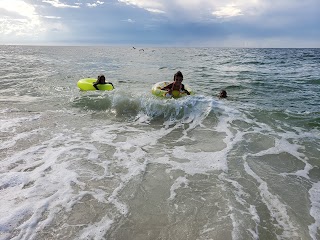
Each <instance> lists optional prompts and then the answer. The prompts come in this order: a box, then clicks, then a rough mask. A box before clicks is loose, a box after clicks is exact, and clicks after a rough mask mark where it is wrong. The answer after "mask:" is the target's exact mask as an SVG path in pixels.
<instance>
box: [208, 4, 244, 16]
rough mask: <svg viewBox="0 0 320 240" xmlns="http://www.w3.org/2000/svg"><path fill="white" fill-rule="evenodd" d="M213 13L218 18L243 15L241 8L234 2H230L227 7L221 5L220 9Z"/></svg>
mask: <svg viewBox="0 0 320 240" xmlns="http://www.w3.org/2000/svg"><path fill="white" fill-rule="evenodd" d="M212 15H214V16H217V17H218V18H229V17H236V16H241V15H243V13H242V11H241V9H240V8H238V7H237V6H236V5H234V4H229V5H227V6H225V7H221V8H220V9H219V10H217V11H214V12H212Z"/></svg>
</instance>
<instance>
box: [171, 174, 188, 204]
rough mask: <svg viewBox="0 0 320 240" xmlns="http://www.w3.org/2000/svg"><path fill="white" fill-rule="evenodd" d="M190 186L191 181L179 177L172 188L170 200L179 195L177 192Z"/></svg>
mask: <svg viewBox="0 0 320 240" xmlns="http://www.w3.org/2000/svg"><path fill="white" fill-rule="evenodd" d="M188 184H189V180H188V179H187V178H186V177H178V178H177V179H176V180H175V181H174V183H173V184H172V186H171V188H170V197H169V198H168V200H173V199H174V198H175V197H176V195H177V193H176V190H177V189H179V188H181V187H183V188H186V187H188Z"/></svg>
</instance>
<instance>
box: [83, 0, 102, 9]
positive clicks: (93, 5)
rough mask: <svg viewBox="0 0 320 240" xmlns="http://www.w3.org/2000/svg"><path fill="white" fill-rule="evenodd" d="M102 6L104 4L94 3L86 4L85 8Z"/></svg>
mask: <svg viewBox="0 0 320 240" xmlns="http://www.w3.org/2000/svg"><path fill="white" fill-rule="evenodd" d="M102 4H104V2H101V1H96V2H95V3H87V6H88V7H91V8H93V7H97V6H98V5H102Z"/></svg>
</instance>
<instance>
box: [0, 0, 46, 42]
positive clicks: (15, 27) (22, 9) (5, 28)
mask: <svg viewBox="0 0 320 240" xmlns="http://www.w3.org/2000/svg"><path fill="white" fill-rule="evenodd" d="M1 9H2V10H5V11H6V12H5V14H4V16H3V17H2V18H1V19H0V34H1V35H10V36H18V37H19V36H31V37H36V36H37V35H38V34H40V33H42V32H44V28H43V26H42V22H41V20H40V16H39V15H38V14H37V12H36V10H35V8H34V6H32V5H31V4H28V3H26V2H24V1H22V0H1V1H0V10H1Z"/></svg>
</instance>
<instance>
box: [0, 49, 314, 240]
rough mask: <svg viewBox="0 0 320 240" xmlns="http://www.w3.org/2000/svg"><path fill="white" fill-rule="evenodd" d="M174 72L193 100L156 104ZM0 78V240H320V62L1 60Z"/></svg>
mask: <svg viewBox="0 0 320 240" xmlns="http://www.w3.org/2000/svg"><path fill="white" fill-rule="evenodd" d="M178 70H180V71H182V73H183V74H184V82H185V83H186V84H188V85H189V86H191V87H192V89H193V90H194V91H195V92H196V94H195V95H193V96H187V97H184V98H181V99H178V100H175V99H160V98H157V97H155V96H153V95H152V94H151V87H152V85H153V84H154V83H157V82H160V81H170V80H172V78H173V75H174V73H175V72H176V71H178ZM99 74H105V76H106V78H107V80H109V81H111V82H112V83H113V84H114V85H115V88H116V89H115V91H112V92H100V91H93V92H80V91H79V89H77V86H76V83H77V81H78V80H79V79H81V78H86V77H97V76H98V75H99ZM0 76H1V79H0V112H1V115H0V194H1V198H0V239H117V240H118V239H139V240H141V239H223V240H225V239H320V229H319V228H320V218H319V216H320V214H319V213H320V171H319V167H320V154H319V150H320V144H319V139H320V134H319V130H320V114H319V109H320V108H319V106H320V104H319V100H320V91H319V90H320V49H233V48H230V49H229V48H144V51H142V50H139V49H133V48H131V47H118V48H117V47H36V46H0ZM221 89H226V90H227V92H228V96H229V97H228V99H218V98H217V94H218V93H219V91H220V90H221Z"/></svg>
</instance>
